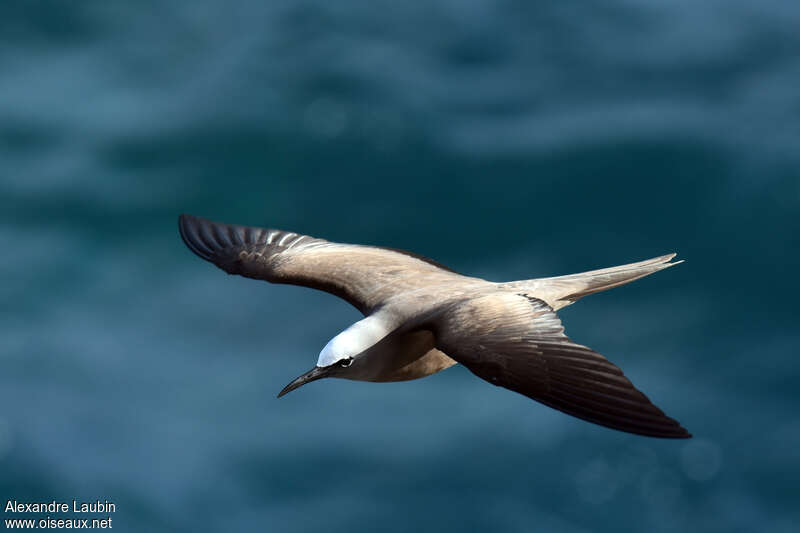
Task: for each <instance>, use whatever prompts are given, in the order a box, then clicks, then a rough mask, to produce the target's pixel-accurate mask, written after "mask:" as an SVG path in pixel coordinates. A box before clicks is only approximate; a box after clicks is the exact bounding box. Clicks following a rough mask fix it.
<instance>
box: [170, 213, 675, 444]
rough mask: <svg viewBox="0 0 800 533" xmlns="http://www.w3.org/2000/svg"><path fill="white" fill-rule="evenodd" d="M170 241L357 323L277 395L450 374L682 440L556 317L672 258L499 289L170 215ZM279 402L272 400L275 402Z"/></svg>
mask: <svg viewBox="0 0 800 533" xmlns="http://www.w3.org/2000/svg"><path fill="white" fill-rule="evenodd" d="M179 228H180V233H181V236H182V237H183V240H184V242H185V243H186V245H187V246H188V247H189V248H190V249H191V250H192V251H193V252H194V253H196V254H197V255H199V256H200V257H202V258H203V259H206V260H207V261H210V262H212V263H214V264H215V265H217V266H218V267H220V268H222V269H223V270H225V271H226V272H228V273H229V274H239V275H242V276H246V277H250V278H254V279H261V280H266V281H269V282H272V283H287V284H293V285H302V286H306V287H312V288H315V289H320V290H323V291H326V292H329V293H331V294H334V295H336V296H339V297H340V298H343V299H344V300H346V301H348V302H349V303H351V304H352V305H353V306H355V307H356V308H357V309H358V310H359V311H361V312H362V313H363V314H364V315H365V316H366V318H364V319H363V320H361V321H359V322H356V323H355V324H353V325H352V326H350V327H349V328H348V329H346V330H345V331H343V332H342V333H340V334H339V335H337V336H336V337H334V338H333V339H332V340H331V341H330V342H329V343H328V345H326V346H325V348H324V349H323V350H322V352H321V353H320V358H319V361H318V363H317V366H316V367H315V368H313V369H312V370H311V371H309V372H307V373H305V374H303V375H302V376H300V377H299V378H297V379H296V380H294V381H293V382H292V383H290V384H289V385H288V386H287V387H286V388H285V389H284V390H283V391H281V394H280V395H283V394H285V393H287V392H289V391H291V390H294V389H295V388H297V387H299V386H301V385H303V384H305V383H308V382H310V381H314V380H316V379H320V378H323V377H340V378H345V379H354V380H360V381H402V380H408V379H416V378H420V377H424V376H427V375H430V374H433V373H435V372H438V371H440V370H442V369H444V368H447V367H449V366H451V365H453V364H455V363H456V362H458V363H461V364H463V365H464V366H465V367H467V368H468V369H469V370H470V371H471V372H472V373H474V374H475V375H476V376H478V377H480V378H482V379H484V380H486V381H488V382H489V383H492V384H494V385H497V386H500V387H504V388H507V389H510V390H513V391H515V392H518V393H520V394H523V395H525V396H527V397H529V398H532V399H534V400H536V401H538V402H541V403H543V404H545V405H548V406H550V407H553V408H555V409H558V410H560V411H563V412H565V413H568V414H571V415H573V416H576V417H578V418H582V419H584V420H588V421H590V422H594V423H596V424H601V425H604V426H607V427H611V428H614V429H618V430H621V431H627V432H630V433H637V434H641V435H648V436H654V437H666V438H685V437H689V436H690V435H689V433H688V432H687V431H686V430H685V429H683V428H682V427H681V426H680V424H678V423H677V422H676V421H675V420H673V419H672V418H669V417H668V416H666V415H665V414H664V413H663V412H662V411H661V410H660V409H659V408H658V407H656V406H655V405H653V404H652V403H651V402H650V400H648V398H647V397H646V396H645V395H644V394H642V393H641V392H640V391H638V390H637V389H636V388H635V387H634V386H633V384H632V383H631V382H630V381H629V380H628V379H627V378H626V377H625V376H624V375H623V373H622V371H621V370H620V369H619V368H618V367H617V366H615V365H614V364H613V363H611V362H610V361H608V360H607V359H606V358H605V357H603V356H602V355H600V354H598V353H596V352H594V351H592V350H591V349H589V348H587V347H585V346H581V345H579V344H575V343H574V342H572V341H571V340H570V339H569V338H568V337H567V336H566V335H565V334H564V328H563V326H562V325H561V321H560V320H559V318H558V317H557V316H556V313H555V311H556V310H558V309H560V308H561V307H564V306H566V305H570V304H572V303H574V302H575V301H576V300H578V299H579V298H581V297H583V296H586V295H588V294H592V293H594V292H598V291H601V290H606V289H609V288H613V287H616V286H619V285H622V284H625V283H629V282H631V281H633V280H636V279H639V278H641V277H644V276H646V275H648V274H651V273H653V272H657V271H659V270H663V269H664V268H668V267H670V266H673V265H676V264H678V263H679V262H674V263H670V260H671V259H672V258H673V257H674V256H675V254H669V255H664V256H661V257H657V258H654V259H650V260H647V261H642V262H639V263H632V264H629V265H623V266H618V267H612V268H607V269H602V270H595V271H591V272H584V273H581V274H574V275H569V276H559V277H553V278H540V279H532V280H525V281H515V282H509V283H492V282H488V281H485V280H483V279H480V278H474V277H468V276H464V275H461V274H458V273H456V272H453V271H452V270H450V269H448V268H446V267H444V266H443V265H440V264H438V263H436V262H435V261H433V260H431V259H428V258H425V257H421V256H418V255H416V254H413V253H411V252H405V251H402V250H395V249H389V248H380V247H375V246H360V245H351V244H338V243H331V242H328V241H325V240H322V239H316V238H313V237H308V236H305V235H299V234H296V233H290V232H284V231H279V230H270V229H262V228H253V227H246V226H232V225H226V224H219V223H215V222H211V221H208V220H205V219H201V218H197V217H192V216H188V215H181V217H180V220H179ZM280 395H279V396H280Z"/></svg>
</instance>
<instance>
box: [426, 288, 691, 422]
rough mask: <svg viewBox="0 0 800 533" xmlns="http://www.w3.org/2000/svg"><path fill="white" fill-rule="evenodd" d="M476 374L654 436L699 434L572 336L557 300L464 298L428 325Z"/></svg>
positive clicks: (571, 410) (575, 413) (440, 342)
mask: <svg viewBox="0 0 800 533" xmlns="http://www.w3.org/2000/svg"><path fill="white" fill-rule="evenodd" d="M426 327H429V328H430V329H432V330H433V331H434V333H435V336H436V347H437V348H438V349H440V350H442V351H443V352H445V353H447V355H449V356H450V357H452V358H453V359H455V360H456V361H458V362H459V363H461V364H463V365H464V366H466V367H467V368H469V369H470V371H472V373H473V374H475V375H477V376H478V377H480V378H482V379H485V380H486V381H488V382H489V383H492V384H493V385H497V386H499V387H504V388H507V389H510V390H513V391H515V392H518V393H520V394H523V395H525V396H527V397H529V398H532V399H534V400H536V401H538V402H541V403H543V404H545V405H548V406H550V407H553V408H555V409H558V410H559V411H563V412H565V413H567V414H570V415H573V416H576V417H578V418H582V419H584V420H588V421H589V422H594V423H595V424H600V425H603V426H607V427H610V428H614V429H618V430H621V431H627V432H629V433H638V434H640V435H649V436H652V437H666V438H687V437H690V436H691V435H690V434H689V433H688V432H687V431H686V430H685V429H684V428H682V427H681V426H680V424H678V422H676V421H675V420H673V419H672V418H669V417H668V416H666V415H665V414H664V413H663V411H661V409H659V408H658V407H656V406H655V405H653V404H652V403H651V402H650V400H649V399H648V398H647V396H645V395H644V394H642V393H641V392H639V391H638V390H637V389H636V388H635V387H634V386H633V384H632V383H631V382H630V381H629V380H628V378H626V377H625V376H624V375H623V373H622V371H621V370H620V369H619V368H618V367H617V366H616V365H614V364H613V363H611V362H610V361H608V360H607V359H606V358H605V357H603V356H602V355H600V354H598V353H596V352H594V351H592V350H591V349H589V348H587V347H586V346H581V345H579V344H575V343H574V342H572V341H571V340H570V339H569V338H568V337H567V336H566V335H564V328H563V326H562V325H561V321H560V320H559V318H558V317H557V316H556V314H555V312H554V311H553V310H552V308H551V307H550V306H548V305H547V304H546V303H544V302H543V301H541V300H539V299H537V298H534V297H531V296H528V295H525V294H516V293H513V292H497V293H492V294H490V295H487V296H481V297H478V298H475V299H471V300H464V301H462V302H460V303H458V304H455V305H454V306H452V307H450V308H449V309H446V310H444V311H443V312H442V313H441V314H440V315H439V316H438V317H435V318H433V319H432V320H431V322H430V323H429V324H427V325H426Z"/></svg>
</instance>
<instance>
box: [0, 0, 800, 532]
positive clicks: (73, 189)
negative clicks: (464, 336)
mask: <svg viewBox="0 0 800 533" xmlns="http://www.w3.org/2000/svg"><path fill="white" fill-rule="evenodd" d="M798 27H800V4H798V3H796V2H786V1H770V0H766V1H761V2H754V1H743V0H734V1H731V0H726V1H724V2H723V1H716V0H714V1H709V2H703V3H697V2H688V1H680V0H678V1H674V2H659V1H654V0H642V1H626V0H613V1H603V2H598V1H592V2H580V3H575V2H566V3H564V2H559V3H555V4H552V5H550V4H541V3H540V4H531V3H530V2H523V1H516V2H515V1H500V2H498V1H483V0H467V1H459V2H456V1H452V0H451V1H434V2H410V3H402V2H394V1H392V2H385V1H379V2H375V1H372V2H346V3H336V2H322V1H295V2H280V1H273V2H255V1H253V2H225V3H223V2H214V3H212V2H193V1H192V2H189V1H184V2H177V1H176V2H168V3H167V2H135V3H134V2H129V3H125V2H91V3H90V2H81V3H72V2H44V1H37V2H4V3H3V4H2V6H1V7H0V206H2V208H1V209H0V245H2V249H3V253H2V254H0V275H2V283H0V294H1V295H2V297H0V313H2V320H0V339H1V340H0V367H1V368H2V370H0V405H1V406H2V407H1V408H0V497H1V498H2V503H3V505H5V502H6V500H9V499H12V500H13V499H16V500H19V501H27V502H30V501H52V500H54V499H55V500H57V501H71V500H72V499H73V498H78V499H85V500H91V501H94V500H97V499H100V500H106V499H108V500H109V501H112V502H114V503H115V504H116V506H117V510H116V512H115V513H114V514H113V515H112V517H113V527H114V528H115V529H117V530H122V531H154V532H161V531H251V530H261V531H281V532H283V531H287V532H309V531H326V532H329V531H362V530H363V531H397V532H406V531H432V532H433V531H435V532H439V531H511V532H514V531H520V532H521V531H526V532H527V531H557V532H589V531H614V532H620V531H625V532H628V531H629V532H638V531H712V532H713V531H720V532H722V531H725V532H727V531H770V532H786V531H793V530H794V528H795V527H796V526H797V523H798V522H800V507H799V506H798V505H797V504H798V497H800V492H799V491H798V485H797V481H798V479H799V478H800V412H799V411H798V407H800V405H798V399H800V392H798V390H800V389H798V387H799V386H800V363H798V360H797V357H798V337H799V336H800V332H799V331H798V325H797V319H798V316H797V311H796V299H797V297H798V296H799V295H798V286H797V285H798V284H797V272H798V268H799V267H800V252H798V244H800V243H798V235H800V232H798V213H800V91H798V87H800V53H798V52H799V51H800V33H798V32H797V28H798ZM181 212H187V213H191V214H195V215H200V216H205V217H208V218H212V219H216V220H220V221H224V222H230V223H240V224H251V225H260V226H269V227H275V228H282V229H287V230H291V231H295V232H302V233H307V234H310V235H313V236H318V237H323V238H326V239H329V240H335V241H343V242H353V243H364V244H378V245H383V246H391V247H397V248H405V249H409V250H413V251H415V252H417V253H421V254H425V255H428V256H430V257H433V258H434V259H436V260H438V261H440V262H442V263H444V264H446V265H448V266H450V267H452V268H454V269H455V270H457V271H460V272H463V273H467V274H471V275H477V276H482V277H485V278H487V279H490V280H498V281H499V280H510V279H522V278H531V277H538V276H551V275H558V274H567V273H573V272H580V271H584V270H589V269H595V268H601V267H608V266H612V265H617V264H621V263H626V262H631V261H636V260H641V259H645V258H649V257H652V256H656V255H660V254H663V253H667V252H671V251H677V252H679V254H680V255H679V258H684V259H686V263H685V264H683V265H681V266H680V267H677V268H674V269H670V270H668V271H666V272H662V273H659V274H657V275H655V276H652V277H648V278H646V279H644V280H641V281H638V282H636V283H634V284H632V285H628V286H625V287H623V288H619V289H615V290H613V291H610V292H606V293H602V294H598V295H595V296H591V297H589V298H586V299H585V300H583V301H581V302H580V303H579V304H577V305H575V306H573V307H570V308H567V309H565V310H564V311H563V313H562V318H563V320H564V322H565V324H566V327H567V333H568V334H569V335H570V336H571V337H572V338H573V339H574V340H575V341H577V342H579V343H582V344H586V345H588V346H591V347H593V348H594V349H595V350H597V351H599V352H600V353H603V354H605V355H606V356H607V357H609V359H611V360H612V361H614V362H615V363H617V364H618V365H619V366H621V367H622V368H623V369H624V370H625V372H626V373H627V375H628V376H629V377H630V378H631V379H632V381H633V382H634V383H635V384H636V385H637V386H638V387H639V388H640V389H641V390H642V391H644V392H645V393H646V394H647V395H649V396H650V398H651V399H652V400H653V401H654V402H655V403H656V404H657V405H659V406H660V407H661V408H663V409H664V411H666V413H667V414H669V415H671V416H673V417H675V418H676V419H678V420H679V421H680V422H681V423H682V424H683V425H684V426H685V427H686V428H688V429H689V431H691V432H692V433H693V434H694V435H695V437H694V439H691V440H688V441H660V440H656V439H648V438H643V437H637V436H633V435H628V434H624V433H619V432H615V431H612V430H608V429H605V428H601V427H598V426H593V425H591V424H588V423H585V422H582V421H579V420H576V419H573V418H570V417H568V416H566V415H563V414H561V413H558V412H555V411H552V410H550V409H547V408H545V407H543V406H541V405H539V404H536V403H534V402H532V401H530V400H528V399H526V398H524V397H522V396H519V395H516V394H514V393H511V392H509V391H506V390H502V389H499V388H495V387H490V386H488V385H487V384H486V383H484V382H481V381H479V380H478V379H476V378H475V377H473V376H472V375H471V374H470V373H469V372H468V371H467V370H465V369H464V368H461V367H454V368H452V369H450V370H447V371H445V372H443V373H441V374H437V375H435V376H433V377H430V378H427V379H424V380H419V381H415V382H409V383H397V384H380V385H376V384H370V383H353V382H346V381H339V380H327V381H322V382H317V383H314V384H312V385H309V386H308V387H305V388H303V389H302V390H300V391H297V392H295V393H293V394H291V395H289V396H287V397H286V398H283V399H281V400H276V398H275V395H276V393H277V392H278V391H279V390H280V389H281V388H282V387H283V386H284V385H285V384H286V383H288V382H289V381H290V380H291V379H292V378H294V377H296V376H297V375H299V374H300V373H302V372H304V371H305V370H307V369H308V368H310V367H311V366H312V365H313V364H314V362H315V361H316V358H317V355H318V353H319V350H320V349H321V348H322V346H324V344H325V343H326V342H327V341H328V339H330V338H331V337H332V336H334V335H335V334H336V333H338V332H339V331H341V330H342V329H344V328H345V327H347V326H348V325H349V324H351V323H352V322H354V321H356V320H358V319H359V315H358V313H357V312H356V311H355V310H354V309H353V308H351V307H349V306H348V304H346V303H345V302H343V301H340V300H338V299H336V298H335V297H333V296H330V295H327V294H324V293H317V292H314V291H311V290H308V289H302V288H297V287H286V286H275V285H268V284H265V283H259V282H256V281H252V280H248V279H244V278H238V277H227V276H225V275H224V273H223V272H222V271H220V270H218V269H216V268H214V267H213V266H212V265H210V264H208V263H205V262H203V261H201V260H200V259H198V258H197V257H195V256H193V255H192V254H191V253H190V252H189V250H187V249H186V247H185V246H184V245H183V243H182V242H181V241H180V238H179V236H178V231H177V216H178V214H179V213H181ZM13 516H14V515H12V514H11V513H4V518H10V517H13ZM16 516H17V517H21V518H25V517H28V518H41V515H34V516H29V515H16ZM792 524H794V526H792Z"/></svg>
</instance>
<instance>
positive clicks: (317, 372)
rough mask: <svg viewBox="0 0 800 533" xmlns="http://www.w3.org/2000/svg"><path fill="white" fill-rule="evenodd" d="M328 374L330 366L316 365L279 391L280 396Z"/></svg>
mask: <svg viewBox="0 0 800 533" xmlns="http://www.w3.org/2000/svg"><path fill="white" fill-rule="evenodd" d="M327 375H328V368H326V367H321V366H315V367H314V368H312V369H311V370H309V371H308V372H306V373H305V374H303V375H302V376H300V377H298V378H297V379H295V380H294V381H292V382H291V383H289V384H288V385H286V386H285V387H284V388H283V390H282V391H280V392H279V393H278V398H280V397H281V396H283V395H284V394H288V393H290V392H292V391H293V390H295V389H296V388H298V387H302V386H303V385H305V384H306V383H311V382H312V381H316V380H318V379H322V378H324V377H326V376H327Z"/></svg>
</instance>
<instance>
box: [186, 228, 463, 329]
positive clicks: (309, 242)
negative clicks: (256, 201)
mask: <svg viewBox="0 0 800 533" xmlns="http://www.w3.org/2000/svg"><path fill="white" fill-rule="evenodd" d="M178 227H179V230H180V234H181V237H182V238H183V241H184V242H185V243H186V246H188V247H189V249H190V250H191V251H192V252H194V253H195V254H197V255H198V256H200V257H201V258H203V259H205V260H206V261H210V262H211V263H214V264H215V265H217V266H218V267H219V268H221V269H222V270H224V271H225V272H228V273H229V274H238V275H240V276H245V277H249V278H254V279H260V280H265V281H269V282H271V283H287V284H291V285H302V286H305V287H311V288H314V289H319V290H323V291H326V292H329V293H331V294H334V295H336V296H339V297H340V298H342V299H344V300H346V301H347V302H349V303H350V304H352V305H353V306H355V307H356V308H357V309H358V310H359V311H361V312H362V313H364V314H368V313H369V312H371V310H373V309H374V308H375V307H376V306H378V305H380V303H382V302H383V301H384V300H385V299H387V298H389V297H391V296H393V295H394V294H399V293H401V292H404V291H408V290H413V289H415V288H421V287H424V286H426V285H428V284H441V283H446V282H447V281H452V280H453V279H454V278H461V279H463V278H464V276H461V275H459V274H457V273H455V272H453V271H452V270H450V269H448V268H447V267H444V266H443V265H440V264H439V263H437V262H435V261H433V260H431V259H428V258H426V257H423V256H420V255H417V254H414V253H412V252H406V251H404V250H396V249H388V248H380V247H376V246H360V245H354V244H339V243H333V242H328V241H326V240H323V239H317V238H314V237H309V236H307V235H300V234H297V233H294V232H286V231H280V230H276V229H267V228H258V227H250V226H237V225H230V224H220V223H217V222H212V221H210V220H206V219H203V218H199V217H194V216H190V215H181V216H180V218H179V220H178Z"/></svg>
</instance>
